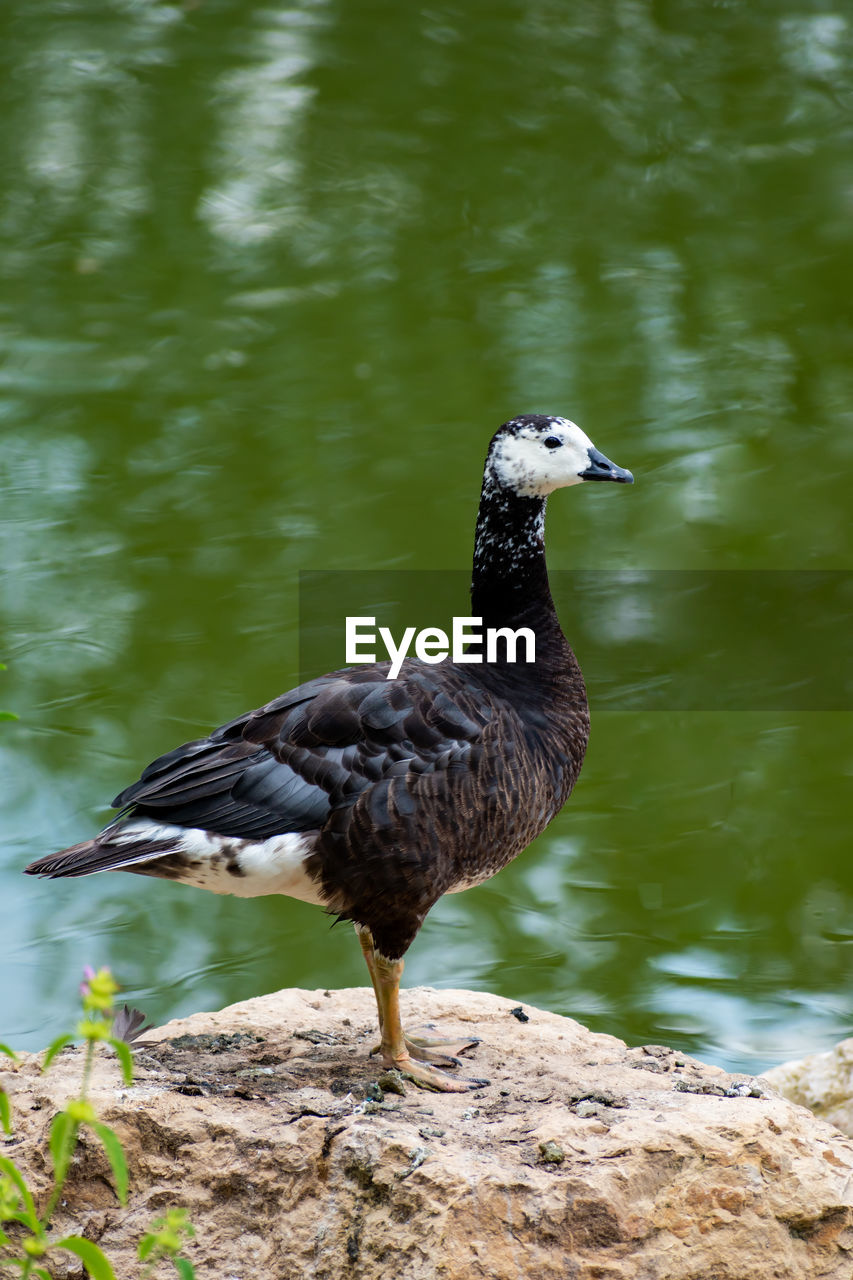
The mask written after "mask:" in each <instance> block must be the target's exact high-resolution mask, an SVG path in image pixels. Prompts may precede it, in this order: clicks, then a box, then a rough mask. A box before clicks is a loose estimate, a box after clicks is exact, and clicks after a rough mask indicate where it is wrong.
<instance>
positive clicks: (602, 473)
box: [580, 449, 634, 484]
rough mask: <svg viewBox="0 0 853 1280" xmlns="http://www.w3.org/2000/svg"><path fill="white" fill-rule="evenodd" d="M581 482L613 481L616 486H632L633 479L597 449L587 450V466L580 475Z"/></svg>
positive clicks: (628, 472) (627, 472) (629, 473)
mask: <svg viewBox="0 0 853 1280" xmlns="http://www.w3.org/2000/svg"><path fill="white" fill-rule="evenodd" d="M580 477H581V480H615V481H616V482H617V484H633V483H634V477H633V476H632V475H631V472H630V471H626V470H625V468H624V467H617V466H616V463H615V462H611V461H610V459H609V458H605V456H604V454H603V453H599V452H598V450H597V449H590V450H589V466H588V467H587V469H586V471H582V472H581V473H580Z"/></svg>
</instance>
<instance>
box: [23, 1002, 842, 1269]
mask: <svg viewBox="0 0 853 1280" xmlns="http://www.w3.org/2000/svg"><path fill="white" fill-rule="evenodd" d="M402 999H403V1012H404V1017H405V1016H406V1014H408V1015H410V1021H411V1022H414V1023H417V1024H419V1025H421V1024H423V1022H424V1020H426V1021H427V1022H432V1021H433V1020H435V1021H437V1022H438V1021H440V1023H441V1025H442V1027H443V1028H447V1030H449V1031H450V1032H452V1033H454V1034H457V1033H458V1034H465V1035H467V1034H468V1033H469V1032H470V1031H471V1030H472V1029H473V1027H474V1025H475V1024H476V1030H477V1032H478V1033H479V1034H480V1035H481V1036H482V1038H483V1039H482V1043H481V1044H480V1045H478V1046H477V1048H476V1049H475V1050H474V1051H473V1054H472V1055H471V1058H470V1060H469V1062H468V1063H467V1065H465V1066H463V1067H462V1068H461V1070H462V1071H463V1072H464V1073H465V1074H468V1075H475V1076H478V1077H479V1076H486V1077H488V1078H489V1079H490V1081H491V1083H490V1084H488V1085H485V1086H483V1087H482V1088H479V1089H477V1090H476V1091H475V1092H473V1093H469V1094H429V1093H423V1092H420V1091H418V1090H416V1089H414V1088H413V1087H411V1086H408V1087H407V1090H406V1093H405V1095H404V1096H402V1097H400V1096H396V1095H394V1094H391V1093H385V1091H384V1088H383V1089H382V1090H377V1089H375V1088H372V1087H371V1086H374V1085H375V1084H376V1082H377V1079H378V1078H379V1077H380V1076H381V1075H382V1074H383V1072H382V1071H381V1069H380V1068H379V1067H378V1065H376V1063H375V1062H374V1061H371V1060H370V1058H369V1057H368V1052H369V1048H370V1046H371V1045H372V1043H373V1042H374V1039H375V1035H376V1031H375V1006H374V999H373V993H372V992H371V991H370V990H362V989H358V990H349V991H336V992H305V991H280V992H278V993H276V994H274V995H270V996H263V997H261V998H259V999H257V1000H249V1001H246V1002H245V1003H243V1004H238V1005H233V1006H232V1007H231V1008H228V1009H224V1010H223V1011H222V1012H221V1013H212V1014H196V1015H194V1016H193V1017H191V1018H185V1019H182V1020H180V1021H177V1022H172V1023H169V1024H168V1025H167V1026H165V1027H162V1028H160V1029H159V1030H157V1031H154V1032H148V1033H147V1034H146V1036H145V1042H146V1045H147V1046H148V1047H144V1048H141V1049H140V1050H138V1051H137V1053H136V1055H135V1056H136V1064H137V1065H136V1070H137V1075H136V1080H135V1082H134V1084H133V1085H132V1087H130V1088H125V1087H122V1085H121V1081H120V1076H119V1072H118V1068H117V1065H116V1064H115V1063H114V1062H112V1061H109V1060H108V1058H107V1057H105V1056H103V1057H101V1059H100V1060H99V1062H98V1065H97V1068H96V1071H95V1074H94V1079H93V1085H92V1098H93V1101H94V1102H95V1103H96V1105H97V1107H98V1109H99V1111H100V1113H101V1116H102V1118H103V1119H104V1120H105V1121H106V1122H107V1123H108V1124H110V1125H111V1126H112V1127H113V1128H114V1129H115V1130H116V1131H117V1132H118V1133H119V1134H120V1136H121V1138H122V1141H123V1142H124V1144H125V1148H126V1151H127V1154H128V1159H129V1164H130V1171H131V1187H132V1190H131V1200H130V1205H129V1206H128V1208H126V1209H122V1208H120V1207H119V1206H118V1204H117V1203H116V1200H115V1197H114V1195H113V1192H112V1190H111V1187H110V1181H109V1170H108V1166H107V1163H106V1160H105V1157H104V1155H103V1152H102V1151H101V1149H100V1148H99V1146H98V1145H97V1143H96V1142H94V1141H93V1140H89V1139H87V1140H86V1142H85V1146H84V1147H83V1148H82V1149H81V1150H80V1152H79V1154H78V1156H77V1157H76V1159H75V1162H74V1167H73V1172H72V1174H71V1177H70V1179H69V1182H68V1185H67V1188H66V1192H65V1194H64V1195H63V1204H62V1206H61V1208H60V1210H59V1211H58V1212H57V1214H56V1219H55V1227H56V1228H57V1229H59V1230H65V1231H69V1230H72V1229H73V1230H76V1231H81V1230H82V1231H83V1232H84V1233H85V1234H86V1235H88V1236H89V1237H90V1238H92V1239H95V1240H97V1241H98V1242H99V1243H100V1244H101V1246H102V1247H103V1248H104V1250H105V1251H106V1252H107V1253H108V1255H109V1256H110V1257H111V1259H112V1260H113V1262H114V1266H115V1270H116V1274H117V1275H118V1276H121V1277H125V1278H129V1277H132V1276H135V1275H137V1274H138V1263H137V1262H136V1261H135V1250H136V1244H137V1241H138V1239H139V1237H140V1235H141V1234H142V1232H143V1231H144V1230H145V1228H146V1227H147V1226H148V1224H149V1223H150V1221H151V1219H152V1218H153V1217H155V1216H156V1215H157V1214H159V1213H162V1211H163V1210H164V1208H166V1207H168V1206H171V1205H181V1206H186V1207H187V1208H188V1210H189V1212H190V1216H191V1218H192V1221H193V1222H194V1224H195V1226H196V1230H197V1235H196V1239H195V1241H194V1242H193V1243H192V1244H191V1245H190V1246H188V1249H187V1255H188V1256H189V1257H190V1258H191V1259H192V1261H193V1263H194V1265H195V1268H196V1273H197V1276H198V1278H199V1280H303V1278H309V1277H310V1280H340V1278H341V1277H352V1278H353V1280H519V1278H523V1277H528V1276H536V1277H537V1280H557V1278H558V1277H559V1280H569V1278H571V1280H634V1278H635V1280H810V1278H812V1277H814V1278H817V1277H821V1280H835V1278H837V1280H850V1276H851V1275H853V1178H851V1174H853V1142H851V1141H850V1140H849V1139H847V1138H845V1137H844V1136H843V1135H842V1134H840V1133H839V1132H838V1131H837V1130H836V1129H834V1128H832V1127H830V1126H829V1125H827V1124H824V1123H822V1122H821V1121H820V1120H817V1119H815V1118H814V1116H812V1115H810V1114H809V1112H807V1111H805V1110H803V1109H801V1108H799V1107H797V1106H794V1105H792V1104H791V1103H790V1102H788V1101H786V1100H785V1099H783V1098H780V1097H778V1096H775V1095H773V1094H771V1093H770V1091H769V1090H768V1089H766V1088H764V1087H762V1084H761V1082H760V1081H759V1082H756V1081H754V1080H751V1079H750V1078H749V1077H733V1076H730V1075H727V1074H726V1073H725V1072H723V1071H721V1070H720V1069H719V1068H715V1067H709V1066H705V1065H703V1064H702V1063H699V1062H696V1061H694V1060H692V1059H690V1058H687V1057H685V1056H684V1055H682V1054H676V1053H674V1052H672V1051H671V1050H669V1049H666V1048H665V1047H663V1046H649V1047H648V1048H647V1049H643V1048H635V1049H628V1048H626V1046H625V1045H624V1044H623V1043H622V1042H621V1041H620V1040H616V1039H614V1038H613V1037H612V1036H606V1035H596V1034H594V1033H592V1032H590V1031H587V1030H586V1029H585V1028H584V1027H582V1026H580V1025H579V1024H578V1023H576V1022H573V1021H571V1020H570V1019H568V1018H561V1017H558V1016H557V1015H555V1014H551V1013H545V1012H542V1011H541V1010H537V1009H535V1008H531V1007H530V1006H525V1009H526V1012H527V1015H528V1018H529V1021H528V1022H525V1023H520V1022H519V1021H518V1020H517V1018H516V1017H515V1016H513V1009H514V1008H517V1006H513V1004H512V1002H511V1001H508V1000H503V999H500V998H498V997H496V996H491V995H485V994H481V993H472V992H462V991H432V990H429V989H419V990H417V991H407V992H404V993H403V997H402ZM81 1059H82V1053H81V1051H80V1050H78V1049H69V1050H65V1051H63V1053H61V1054H60V1055H59V1058H58V1059H57V1061H56V1064H55V1066H54V1067H52V1068H51V1070H50V1072H49V1073H48V1074H47V1075H46V1076H41V1075H40V1074H39V1073H38V1064H37V1062H36V1060H35V1059H28V1060H26V1061H25V1062H24V1064H23V1065H22V1066H21V1067H20V1068H18V1069H17V1070H16V1071H14V1072H9V1073H6V1078H7V1087H10V1089H11V1090H12V1091H13V1095H14V1096H13V1114H14V1122H15V1134H14V1137H13V1139H12V1140H7V1141H6V1143H5V1146H4V1150H5V1152H6V1154H8V1155H10V1156H12V1157H13V1158H14V1159H15V1160H16V1161H17V1162H18V1163H19V1164H20V1165H21V1166H22V1167H24V1168H25V1169H26V1170H27V1175H28V1177H29V1178H30V1180H31V1184H32V1185H33V1186H34V1187H35V1188H36V1190H37V1192H38V1194H39V1196H40V1197H41V1200H42V1201H43V1199H44V1196H45V1193H46V1188H47V1186H48V1177H47V1166H48V1161H47V1156H46V1151H47V1133H48V1128H49V1124H50V1120H51V1118H52V1116H53V1114H54V1113H55V1110H56V1108H57V1106H59V1105H61V1104H62V1103H63V1102H64V1100H65V1099H66V1098H68V1097H70V1096H72V1094H73V1093H74V1092H75V1091H76V1088H77V1085H78V1082H79V1079H80V1067H81ZM557 1153H559V1155H560V1156H562V1159H560V1158H557ZM64 1265H65V1264H64V1263H63V1262H61V1261H59V1255H57V1262H56V1263H54V1264H53V1266H54V1271H53V1274H55V1276H56V1277H57V1280H62V1277H70V1276H77V1275H79V1264H75V1263H74V1262H73V1260H69V1263H68V1268H69V1269H68V1270H67V1271H63V1270H62V1267H63V1266H64ZM75 1266H76V1268H77V1269H76V1270H75Z"/></svg>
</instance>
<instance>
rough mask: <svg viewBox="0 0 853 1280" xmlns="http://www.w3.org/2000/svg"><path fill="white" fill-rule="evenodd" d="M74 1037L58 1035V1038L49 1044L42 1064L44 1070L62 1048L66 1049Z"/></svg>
mask: <svg viewBox="0 0 853 1280" xmlns="http://www.w3.org/2000/svg"><path fill="white" fill-rule="evenodd" d="M73 1039H74V1037H73V1036H71V1035H64V1036H57V1037H56V1039H55V1040H54V1041H53V1042H52V1043H51V1044H50V1045H49V1046H48V1050H47V1053H46V1054H45V1055H44V1062H43V1063H42V1064H41V1069H42V1071H47V1069H48V1067H49V1066H50V1064H51V1063H52V1062H53V1060H54V1058H55V1057H56V1055H57V1054H58V1053H59V1051H60V1049H64V1048H65V1046H66V1045H67V1044H70V1043H71V1041H72V1040H73Z"/></svg>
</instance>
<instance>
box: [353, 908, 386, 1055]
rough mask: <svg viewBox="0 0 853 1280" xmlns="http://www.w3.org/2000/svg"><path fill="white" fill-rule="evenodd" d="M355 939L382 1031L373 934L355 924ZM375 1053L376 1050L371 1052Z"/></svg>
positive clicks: (362, 926) (365, 927) (360, 925)
mask: <svg viewBox="0 0 853 1280" xmlns="http://www.w3.org/2000/svg"><path fill="white" fill-rule="evenodd" d="M355 932H356V937H357V938H358V941H359V943H360V945H361V954H362V955H363V956H364V962H365V964H366V965H367V972H368V973H369V974H370V981H371V982H372V984H373V993H374V995H375V996H376V1007H377V1008H378V1010H379V1030H380V1031H381V1030H382V1001H381V1000H380V999H379V983H378V982H377V980H376V956H375V952H374V949H373V934H372V933H371V932H370V930H369V929H368V927H367V925H365V924H357V925H356V926H355ZM373 1052H374V1053H376V1049H374V1050H373Z"/></svg>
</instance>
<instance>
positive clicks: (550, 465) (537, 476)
mask: <svg viewBox="0 0 853 1280" xmlns="http://www.w3.org/2000/svg"><path fill="white" fill-rule="evenodd" d="M552 421H553V429H552V431H551V434H552V435H554V436H556V437H558V438H559V439H560V440H562V441H563V443H562V445H561V446H560V447H559V448H557V449H548V448H547V447H546V446H545V443H544V441H545V440H546V439H547V438H548V434H547V433H545V434H543V433H542V432H540V431H535V430H533V431H529V430H522V431H520V432H519V433H518V434H517V435H507V436H505V437H504V438H503V439H502V440H499V441H498V443H497V445H496V446H495V450H494V453H493V455H492V469H493V471H494V474H495V477H496V479H497V480H498V482H499V483H500V484H501V485H502V486H503V487H504V488H507V489H512V490H513V491H514V492H515V493H517V494H518V495H519V496H520V497H522V498H544V497H546V496H547V495H548V494H549V493H553V491H554V490H555V489H565V488H568V486H569V485H573V484H580V483H581V479H582V473H583V472H584V471H586V469H587V467H588V466H589V450H590V449H591V448H592V447H593V445H592V441H591V440H590V438H589V436H588V435H586V433H585V432H583V431H582V430H581V429H580V427H579V426H577V424H576V423H574V422H570V421H569V420H568V418H554V419H552Z"/></svg>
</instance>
